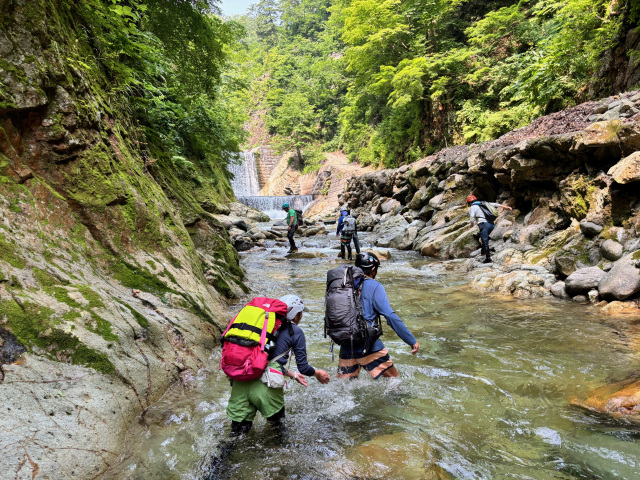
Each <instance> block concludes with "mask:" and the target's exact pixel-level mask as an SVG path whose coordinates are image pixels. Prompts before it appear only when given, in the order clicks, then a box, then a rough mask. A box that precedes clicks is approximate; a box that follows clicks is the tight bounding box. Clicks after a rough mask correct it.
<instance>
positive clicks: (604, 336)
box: [106, 234, 640, 480]
mask: <svg viewBox="0 0 640 480" xmlns="http://www.w3.org/2000/svg"><path fill="white" fill-rule="evenodd" d="M361 240H362V243H363V244H364V246H367V245H369V244H370V239H369V238H368V237H367V236H366V234H363V235H362V238H361ZM302 244H303V245H304V246H305V249H310V250H314V251H320V252H323V253H325V254H327V257H326V258H317V259H305V260H284V261H283V260H282V257H283V256H284V254H285V249H286V248H285V247H274V248H269V249H267V250H266V251H265V250H262V251H250V252H247V253H244V254H242V264H243V266H244V267H245V269H246V270H247V274H248V281H247V283H248V285H250V286H251V287H252V288H253V290H254V292H255V294H256V295H260V296H271V297H279V296H282V295H284V294H286V293H297V294H298V295H300V296H301V297H303V298H304V299H305V301H306V303H307V305H308V306H309V308H310V312H309V313H307V314H305V317H304V318H303V320H302V322H301V324H300V325H301V327H303V329H304V331H305V334H306V337H307V344H308V349H309V359H310V363H311V364H312V365H314V366H316V367H319V368H323V369H325V370H327V371H329V372H331V373H332V375H333V377H332V381H331V383H329V384H328V385H320V384H319V383H318V382H317V381H316V380H315V379H310V381H309V387H308V388H306V389H305V388H304V387H302V386H300V385H297V384H296V385H294V386H292V387H291V388H290V389H289V390H288V391H287V393H286V408H287V432H286V436H285V438H284V439H282V438H280V437H278V436H276V435H275V434H274V432H273V431H272V430H271V428H270V427H269V426H268V425H266V422H265V421H264V420H263V419H262V418H259V420H257V421H256V422H255V424H254V429H253V430H252V432H251V433H250V434H249V435H247V436H246V437H244V438H241V439H240V440H239V441H238V442H237V444H235V445H234V448H233V450H232V451H231V452H229V453H228V454H227V455H226V456H225V457H224V459H223V461H222V463H221V464H219V468H218V470H217V473H214V474H212V473H211V472H212V470H211V468H210V465H211V463H212V459H214V458H216V456H219V450H218V445H219V444H220V442H221V441H222V442H224V439H225V438H226V435H227V433H228V431H229V421H228V420H227V418H226V416H225V407H226V401H227V398H228V396H229V392H230V387H229V382H228V381H227V380H226V379H225V378H224V375H222V374H221V373H220V372H218V370H217V362H218V359H219V352H213V357H212V363H211V364H212V365H213V367H212V368H211V370H210V371H202V372H199V373H198V374H197V375H196V376H195V377H194V378H193V379H192V384H193V387H192V388H190V389H183V388H182V387H181V386H179V385H176V386H174V387H173V388H172V389H171V390H170V391H169V392H168V393H167V394H166V395H165V396H164V397H163V399H162V400H161V401H160V402H158V403H157V404H156V405H155V406H153V407H152V408H151V409H150V410H149V412H148V413H147V415H146V418H145V422H141V423H139V424H135V425H133V426H132V427H131V429H130V431H129V432H128V434H127V442H126V444H127V445H128V448H127V451H126V452H125V454H124V455H123V458H122V459H121V462H120V463H119V464H118V465H116V466H114V467H113V468H112V469H111V470H110V471H109V474H108V475H107V476H106V478H118V479H121V478H125V479H145V480H149V479H176V480H177V479H180V480H186V479H203V478H207V476H209V478H233V479H238V480H242V479H247V480H248V479H256V478H261V479H262V478H264V479H288V478H291V479H308V480H311V479H374V478H387V479H423V478H424V479H438V478H461V479H496V478H517V479H550V478H554V479H584V478H588V479H596V478H597V479H600V478H602V479H614V478H615V479H617V478H625V479H631V478H640V443H639V441H640V429H639V428H638V426H637V425H634V424H631V423H626V422H624V421H622V420H613V419H611V418H608V417H605V416H600V415H596V414H594V413H590V412H588V411H585V410H582V409H580V408H577V407H573V406H571V405H570V403H569V399H570V398H571V397H572V396H573V395H579V396H585V395H586V392H588V391H589V390H591V389H593V388H595V387H598V386H601V385H602V384H605V383H611V382H613V381H617V380H622V379H625V378H627V377H628V376H629V375H630V374H631V373H632V372H633V371H634V370H635V371H637V369H638V365H639V357H638V353H637V351H635V350H634V349H633V348H632V345H630V344H629V343H628V340H627V339H626V337H625V336H624V335H621V334H619V332H618V331H617V328H616V325H615V324H614V323H613V322H611V321H610V320H605V319H603V318H601V317H599V316H598V314H597V311H596V310H590V309H589V308H585V307H584V306H582V305H576V304H572V303H571V302H565V301H561V300H555V299H542V300H530V301H527V300H515V299H512V298H505V297H501V296H493V295H484V294H479V293H478V292H477V291H475V290H472V289H470V288H469V287H468V286H467V284H468V281H469V276H468V275H467V274H465V275H462V274H459V273H452V272H449V273H446V274H441V273H438V272H439V271H440V270H435V269H433V268H431V267H430V264H431V261H430V260H428V259H425V258H422V257H420V256H419V255H418V254H416V253H415V252H400V251H395V250H391V253H392V259H391V260H389V261H386V262H383V264H382V266H381V268H380V273H379V276H378V280H380V281H381V282H382V284H383V285H385V287H386V289H387V293H388V295H389V299H390V302H391V304H392V306H394V308H395V309H396V311H397V312H398V313H399V315H400V317H401V318H402V319H403V320H404V322H405V323H406V324H407V326H408V327H409V328H410V330H411V331H412V332H413V333H414V334H415V336H416V337H417V338H418V341H419V342H420V352H419V353H418V355H417V356H415V357H414V356H412V355H410V353H409V351H410V349H409V347H408V346H406V345H405V344H404V343H403V342H402V341H401V340H400V339H399V338H398V337H397V336H396V335H395V334H394V333H393V331H391V329H390V328H389V327H388V326H386V324H385V327H386V328H385V334H384V337H383V341H384V343H385V344H386V346H387V348H388V349H389V351H390V354H391V357H392V359H393V360H394V362H395V364H396V366H397V367H398V369H399V371H400V374H401V376H400V378H399V379H381V380H378V381H373V380H371V379H370V378H368V375H366V374H363V373H364V372H363V373H361V375H360V378H359V379H357V380H355V381H349V382H347V381H338V380H336V379H335V370H336V368H337V355H336V360H335V361H332V357H331V353H330V352H329V342H328V340H326V339H325V338H323V328H322V326H323V315H324V310H323V295H324V287H325V284H324V282H325V278H326V272H327V270H328V269H329V268H333V267H335V266H336V265H337V264H338V262H339V260H337V259H335V256H336V254H337V250H335V249H333V247H335V246H337V241H336V240H335V237H332V236H327V237H312V238H309V239H303V240H302ZM301 250H303V249H302V248H301ZM237 309H238V308H236V309H235V310H237Z"/></svg>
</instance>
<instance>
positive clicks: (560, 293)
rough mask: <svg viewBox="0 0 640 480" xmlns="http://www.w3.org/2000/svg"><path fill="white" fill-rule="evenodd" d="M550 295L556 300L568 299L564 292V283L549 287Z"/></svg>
mask: <svg viewBox="0 0 640 480" xmlns="http://www.w3.org/2000/svg"><path fill="white" fill-rule="evenodd" d="M551 295H553V296H554V297H557V298H563V299H568V298H569V294H568V293H567V291H566V290H565V287H564V282H556V283H554V284H553V286H552V287H551Z"/></svg>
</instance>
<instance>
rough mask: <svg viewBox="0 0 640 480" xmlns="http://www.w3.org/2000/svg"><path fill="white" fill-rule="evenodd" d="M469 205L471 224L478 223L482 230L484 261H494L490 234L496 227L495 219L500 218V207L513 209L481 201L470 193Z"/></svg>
mask: <svg viewBox="0 0 640 480" xmlns="http://www.w3.org/2000/svg"><path fill="white" fill-rule="evenodd" d="M467 206H468V207H469V217H470V218H471V225H476V224H477V225H478V230H479V232H480V242H481V244H482V247H481V250H480V251H481V252H482V253H481V255H484V256H485V258H484V261H483V262H482V263H492V262H493V260H492V259H491V250H490V249H489V235H491V232H493V229H494V228H496V226H495V221H496V218H498V214H499V212H498V209H499V208H506V209H507V210H512V208H511V207H510V206H508V205H503V204H501V203H492V202H481V201H480V200H478V199H477V198H476V196H475V195H473V194H472V195H469V196H468V197H467Z"/></svg>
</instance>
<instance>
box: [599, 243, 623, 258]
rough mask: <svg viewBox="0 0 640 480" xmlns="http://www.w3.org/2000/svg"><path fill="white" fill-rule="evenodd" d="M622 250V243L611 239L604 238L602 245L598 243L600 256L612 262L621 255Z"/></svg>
mask: <svg viewBox="0 0 640 480" xmlns="http://www.w3.org/2000/svg"><path fill="white" fill-rule="evenodd" d="M622 250H623V248H622V245H620V244H619V243H618V242H616V241H615V240H611V239H609V240H605V241H604V242H603V243H602V245H600V252H601V253H602V256H603V257H604V258H606V259H607V260H611V261H614V262H615V261H616V260H618V259H620V257H622Z"/></svg>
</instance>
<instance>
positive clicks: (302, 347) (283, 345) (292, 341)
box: [269, 325, 316, 377]
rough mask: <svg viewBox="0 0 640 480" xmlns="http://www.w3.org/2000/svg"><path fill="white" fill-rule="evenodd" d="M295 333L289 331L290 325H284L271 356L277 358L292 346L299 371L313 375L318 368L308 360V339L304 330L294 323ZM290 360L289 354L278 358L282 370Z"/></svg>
mask: <svg viewBox="0 0 640 480" xmlns="http://www.w3.org/2000/svg"><path fill="white" fill-rule="evenodd" d="M292 329H293V335H291V334H290V333H289V325H283V326H282V329H281V330H280V334H279V335H278V339H277V340H276V345H275V348H274V349H273V351H272V352H271V355H269V358H270V359H271V358H275V357H277V356H278V355H280V354H282V353H284V352H286V351H287V350H289V349H290V348H292V349H293V354H294V355H295V356H296V365H297V366H298V371H299V372H300V373H302V374H303V375H306V376H307V377H312V376H313V375H314V374H315V373H316V370H315V368H313V367H312V366H311V365H309V362H307V341H306V340H305V338H304V332H303V331H302V329H301V328H300V327H299V326H297V325H292ZM288 361H289V354H287V355H285V356H284V357H282V358H280V359H278V360H277V362H278V363H279V364H280V366H281V367H282V371H283V372H284V371H285V368H286V365H287V362H288Z"/></svg>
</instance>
